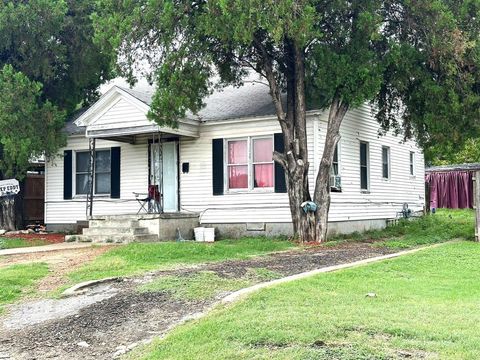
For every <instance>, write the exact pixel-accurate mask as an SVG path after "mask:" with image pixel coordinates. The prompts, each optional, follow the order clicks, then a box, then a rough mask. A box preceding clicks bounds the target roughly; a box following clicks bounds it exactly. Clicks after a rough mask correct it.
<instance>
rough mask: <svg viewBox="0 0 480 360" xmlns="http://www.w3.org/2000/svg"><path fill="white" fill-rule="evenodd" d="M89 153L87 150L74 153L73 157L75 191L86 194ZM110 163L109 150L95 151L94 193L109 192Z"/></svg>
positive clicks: (78, 193)
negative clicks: (74, 156)
mask: <svg viewBox="0 0 480 360" xmlns="http://www.w3.org/2000/svg"><path fill="white" fill-rule="evenodd" d="M89 157H90V154H89V152H88V151H82V152H77V153H76V158H75V193H76V194H77V195H86V194H87V193H88V163H89ZM110 177H111V165H110V150H100V151H96V152H95V175H94V184H95V186H94V193H95V194H99V195H103V194H110V188H111V181H110Z"/></svg>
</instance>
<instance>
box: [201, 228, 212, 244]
mask: <svg viewBox="0 0 480 360" xmlns="http://www.w3.org/2000/svg"><path fill="white" fill-rule="evenodd" d="M204 229H205V231H204V233H203V238H204V241H206V242H214V241H215V228H204Z"/></svg>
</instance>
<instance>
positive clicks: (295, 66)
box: [255, 39, 348, 242]
mask: <svg viewBox="0 0 480 360" xmlns="http://www.w3.org/2000/svg"><path fill="white" fill-rule="evenodd" d="M255 46H256V47H257V49H258V50H259V52H260V54H262V56H263V60H264V63H263V72H264V75H265V77H266V78H267V80H268V83H269V86H270V94H271V96H272V99H273V103H274V105H275V110H276V114H277V118H278V121H279V123H280V126H281V128H282V133H283V136H284V144H285V149H284V152H283V153H278V152H275V153H274V154H273V158H274V160H275V161H276V162H278V163H279V164H280V165H281V166H282V167H283V169H284V171H285V177H286V179H287V181H286V183H287V192H288V199H289V204H290V212H291V215H292V224H293V231H294V234H295V236H297V237H298V238H299V239H300V240H301V241H302V242H315V241H316V242H322V241H325V240H326V234H327V223H328V211H329V208H330V185H329V180H330V167H331V165H332V161H333V155H334V152H335V146H336V145H337V143H338V140H339V138H340V135H339V129H340V124H341V123H342V120H343V118H344V116H345V113H346V112H347V110H348V104H346V103H344V102H342V101H341V99H340V98H339V97H338V96H335V98H334V100H333V102H332V105H331V107H330V113H329V119H328V127H327V134H326V139H325V147H324V151H323V155H322V160H321V163H320V167H319V173H318V175H317V179H316V183H315V193H314V202H315V203H316V204H317V211H316V212H310V211H309V212H305V211H304V210H303V208H302V203H304V202H306V201H311V195H310V189H309V183H308V170H309V165H310V164H309V161H308V142H307V124H306V123H307V121H306V116H307V114H306V110H307V109H306V96H305V95H306V94H305V54H304V49H302V48H299V47H298V45H297V44H295V43H294V42H293V41H292V40H290V39H285V41H284V52H285V58H284V59H283V63H282V64H280V66H279V68H280V71H281V72H282V73H283V75H284V76H285V80H286V85H287V101H286V111H285V108H284V106H283V100H282V96H281V86H280V82H279V79H280V78H281V77H280V76H278V75H279V74H278V73H275V71H276V70H274V64H273V59H272V57H271V56H270V55H269V53H268V52H267V50H266V48H265V45H264V44H263V43H262V42H261V40H260V39H256V40H255ZM277 71H278V70H277Z"/></svg>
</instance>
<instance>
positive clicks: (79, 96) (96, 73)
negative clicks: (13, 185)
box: [0, 0, 112, 178]
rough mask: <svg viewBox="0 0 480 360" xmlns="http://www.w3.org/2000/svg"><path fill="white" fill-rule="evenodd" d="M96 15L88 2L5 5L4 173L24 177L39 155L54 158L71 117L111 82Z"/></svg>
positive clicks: (1, 71) (0, 168)
mask: <svg viewBox="0 0 480 360" xmlns="http://www.w3.org/2000/svg"><path fill="white" fill-rule="evenodd" d="M93 11H94V4H93V3H92V2H91V1H84V0H81V1H77V0H31V1H19V0H14V1H3V2H0V82H1V83H2V87H1V89H2V94H1V95H0V109H2V111H1V112H0V147H3V154H2V159H0V172H3V173H4V174H9V176H17V177H20V178H21V177H22V176H23V175H24V174H25V171H26V169H27V168H28V162H29V160H30V158H31V157H32V156H36V155H39V154H42V153H45V154H47V155H53V154H54V153H55V151H56V150H57V149H58V147H60V146H61V145H63V144H64V141H65V139H64V136H63V134H62V132H61V129H62V127H63V122H64V120H65V118H66V116H67V115H68V114H70V113H72V112H73V111H74V110H75V109H76V108H77V107H78V106H79V105H81V104H83V105H87V104H88V103H90V102H91V101H93V100H95V98H96V97H97V95H98V94H97V88H98V86H99V85H100V84H101V83H102V82H103V81H105V80H108V79H109V78H110V77H111V75H112V73H111V71H110V69H111V63H112V62H111V58H110V57H109V56H108V55H106V54H104V53H102V52H101V51H100V49H99V47H98V46H97V45H95V44H94V43H93V33H94V31H93V26H92V21H91V18H90V16H91V14H92V12H93ZM7 91H8V92H7Z"/></svg>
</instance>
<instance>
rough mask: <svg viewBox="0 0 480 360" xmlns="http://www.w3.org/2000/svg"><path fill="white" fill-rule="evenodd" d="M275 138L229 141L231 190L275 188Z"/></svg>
mask: <svg viewBox="0 0 480 360" xmlns="http://www.w3.org/2000/svg"><path fill="white" fill-rule="evenodd" d="M272 154H273V138H272V137H255V138H247V139H239V140H228V141H227V187H228V189H230V190H242V189H243V190H252V189H259V188H273V171H274V165H273V158H272Z"/></svg>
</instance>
